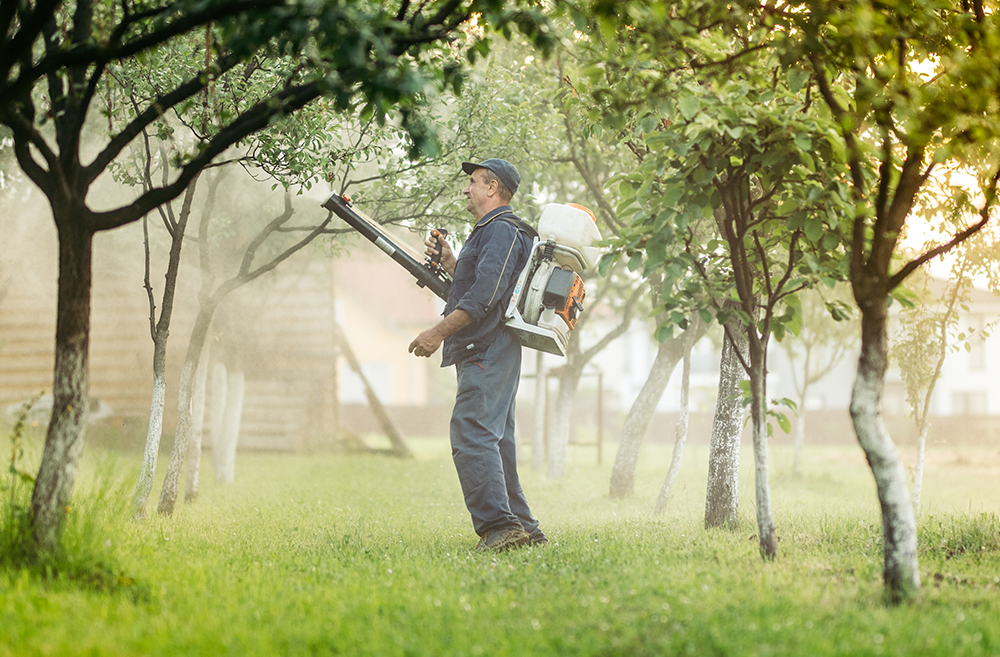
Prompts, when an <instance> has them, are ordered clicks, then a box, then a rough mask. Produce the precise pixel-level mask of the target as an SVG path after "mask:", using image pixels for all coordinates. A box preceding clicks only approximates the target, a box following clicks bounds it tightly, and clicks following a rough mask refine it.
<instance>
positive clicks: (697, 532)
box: [0, 439, 1000, 656]
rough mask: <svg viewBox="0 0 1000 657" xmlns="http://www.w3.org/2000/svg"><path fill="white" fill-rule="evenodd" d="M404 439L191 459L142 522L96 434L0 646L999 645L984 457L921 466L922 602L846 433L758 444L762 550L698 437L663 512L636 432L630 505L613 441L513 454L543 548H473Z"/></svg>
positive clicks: (385, 649)
mask: <svg viewBox="0 0 1000 657" xmlns="http://www.w3.org/2000/svg"><path fill="white" fill-rule="evenodd" d="M412 443H413V447H414V449H415V451H416V452H417V457H416V458H415V459H412V460H406V461H401V460H395V459H391V458H385V457H372V456H356V455H355V456H345V455H333V454H320V455H312V456H306V455H279V454H242V453H241V454H240V456H239V457H238V459H237V482H236V483H235V484H230V485H220V484H215V482H214V481H212V478H211V475H210V468H209V463H208V462H206V464H205V471H204V477H203V490H202V493H201V497H200V499H199V500H198V502H197V503H196V504H193V505H183V506H179V507H178V511H177V513H176V514H175V516H174V517H173V518H171V519H163V518H159V517H153V518H150V519H149V520H147V521H145V522H143V523H133V522H132V521H130V520H128V514H127V511H126V509H127V505H126V503H125V500H127V499H128V496H129V494H130V493H131V486H132V484H133V477H134V475H135V472H137V468H138V456H137V455H129V456H119V457H117V458H116V459H115V458H113V457H109V456H108V455H107V454H102V453H98V451H97V450H90V451H89V452H88V453H87V456H86V463H85V466H86V467H85V468H84V469H83V472H82V473H81V476H80V481H79V485H78V487H77V495H76V500H75V501H74V509H73V511H72V512H71V514H70V515H71V517H73V515H74V514H76V517H77V518H78V519H77V520H74V521H73V522H71V523H70V525H69V527H68V528H67V537H66V542H67V545H68V546H72V548H71V549H68V552H70V553H71V554H69V555H68V556H67V559H69V560H70V562H71V563H75V564H76V566H75V568H76V569H75V570H73V569H69V570H68V571H67V572H68V573H69V575H63V573H62V572H61V571H58V570H56V571H54V574H53V573H50V576H48V577H46V576H44V574H43V573H40V572H39V571H38V570H37V569H34V570H33V569H31V568H24V567H13V566H7V567H5V568H4V569H2V570H0V655H18V656H21V655H37V654H43V655H48V654H53V655H63V654H67V655H91V654H93V655H180V654H190V655H312V654H318V655H380V656H381V655H574V656H575V655H674V654H677V655H688V654H691V655H1000V520H998V516H997V511H998V509H1000V481H998V479H1000V478H998V476H997V470H998V468H1000V453H997V451H996V450H993V451H990V450H979V451H975V450H965V451H962V450H955V449H952V450H951V452H949V454H951V456H941V455H938V456H937V457H936V458H937V461H934V460H933V459H931V460H929V464H928V473H927V480H926V483H925V487H924V505H925V509H928V512H927V513H925V514H924V515H922V517H921V525H920V538H921V551H920V560H921V561H920V565H921V576H922V579H923V590H922V595H921V598H920V599H919V601H917V602H915V603H911V604H906V605H903V606H901V607H898V608H891V607H887V606H886V605H885V604H884V602H883V595H882V585H881V565H882V555H881V525H880V521H879V515H878V509H877V503H876V500H875V497H874V486H873V484H872V481H871V475H870V473H869V472H868V469H867V466H866V465H865V462H864V458H863V456H862V455H861V454H860V452H859V450H858V448H857V447H855V446H844V447H813V448H808V449H807V452H806V456H807V462H806V463H805V467H804V472H803V475H802V476H800V477H792V476H791V475H790V462H791V461H790V454H789V452H788V450H787V449H786V448H784V447H781V446H778V447H776V448H774V449H773V450H772V452H771V455H772V487H773V497H774V506H775V514H776V523H777V527H778V533H779V535H780V537H781V540H780V543H779V550H780V554H779V558H778V560H777V561H776V562H774V563H764V562H763V561H761V559H760V558H759V556H758V552H757V544H756V541H755V538H754V534H755V533H756V528H755V522H754V520H753V518H754V515H753V513H754V510H753V506H752V502H753V489H752V468H751V467H750V463H749V462H746V463H745V464H744V468H743V484H744V485H743V490H742V493H741V495H742V497H741V499H742V503H741V506H742V514H741V515H742V525H741V527H740V528H739V529H738V530H736V531H712V532H706V531H705V530H704V529H703V528H702V514H703V509H704V491H705V472H706V470H707V458H708V457H707V449H706V448H705V447H703V446H693V447H689V450H688V452H687V454H686V455H685V466H684V468H683V469H682V473H681V476H680V478H679V480H678V482H677V485H676V486H675V494H674V498H673V499H672V502H671V505H670V509H669V510H668V512H667V514H665V516H663V517H660V518H654V517H653V516H652V514H651V510H652V507H653V503H654V500H655V498H656V494H657V493H658V491H659V487H660V484H661V483H662V477H663V476H664V474H665V472H666V469H667V466H668V464H669V457H670V453H669V448H667V447H663V446H655V445H654V446H648V447H647V448H644V449H645V451H644V453H643V459H642V461H641V466H640V471H639V473H638V477H637V484H636V495H635V496H634V497H633V498H632V499H629V500H626V501H623V502H615V501H612V500H610V499H609V498H608V497H607V488H608V482H609V477H610V461H611V460H612V459H613V453H611V454H610V455H609V456H607V458H606V461H607V462H606V463H604V464H603V465H601V466H598V465H596V464H595V463H594V460H595V455H594V451H593V449H591V448H582V447H578V448H573V449H572V450H571V455H570V456H571V465H570V468H569V470H570V472H569V474H568V476H567V477H566V478H565V479H563V480H560V481H551V480H548V479H546V478H544V477H542V476H541V475H538V474H536V473H533V472H531V471H530V470H528V469H527V466H523V468H524V470H525V471H524V472H523V473H522V480H523V483H524V486H525V490H526V492H527V495H528V499H529V501H530V502H531V504H532V508H533V510H534V511H535V514H536V515H537V516H538V517H539V518H540V519H541V521H542V523H543V524H542V526H543V528H544V529H545V530H546V531H547V532H548V534H549V536H550V538H551V539H552V544H551V545H549V546H548V547H546V548H532V549H525V550H521V551H516V552H510V553H506V554H502V555H481V554H476V553H474V552H473V551H472V548H473V546H474V545H475V542H476V537H475V536H474V535H473V533H472V530H471V524H470V522H469V519H468V515H467V513H466V511H465V508H464V506H463V504H462V500H461V493H460V489H459V486H458V481H457V477H456V476H455V473H454V469H453V466H452V464H451V460H450V456H449V449H448V446H447V442H446V441H445V440H442V439H421V440H414V441H412ZM609 451H610V450H609ZM744 451H745V453H746V455H747V457H749V450H748V449H747V450H744ZM949 459H951V460H949ZM164 460H165V459H164ZM911 460H912V459H911ZM161 465H162V464H161ZM109 473H112V474H109ZM112 475H113V476H112ZM161 476H162V472H161ZM102 491H103V493H102ZM158 491H159V483H158V484H157V487H156V488H155V493H158ZM155 493H154V500H153V503H154V505H155ZM74 552H75V553H78V554H83V555H84V557H81V558H80V559H79V560H78V561H76V562H74V561H72V559H73V554H72V553H74ZM88 569H90V571H96V572H99V573H103V574H102V575H101V576H99V577H97V578H96V579H94V580H93V581H91V580H88V579H87V578H86V577H84V576H82V575H81V574H82V573H85V572H88ZM70 575H71V576H70Z"/></svg>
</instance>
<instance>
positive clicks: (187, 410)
mask: <svg viewBox="0 0 1000 657" xmlns="http://www.w3.org/2000/svg"><path fill="white" fill-rule="evenodd" d="M214 314H215V306H214V305H211V304H206V305H203V306H202V308H201V311H199V313H198V317H197V318H196V319H195V321H194V329H193V330H192V331H191V339H190V341H189V342H188V350H187V354H186V355H185V357H184V365H182V366H181V378H180V381H179V382H178V384H177V428H176V430H175V431H174V445H173V448H172V449H171V450H170V461H169V462H168V463H167V474H166V477H165V478H164V480H163V488H161V489H160V501H159V504H157V506H156V512H157V513H159V514H160V515H164V516H169V515H172V514H173V512H174V505H175V504H176V502H177V496H178V494H179V493H180V486H181V476H182V475H183V473H184V461H185V459H186V458H187V453H188V444H189V443H190V441H191V401H192V399H193V398H194V382H195V374H196V372H197V370H198V363H199V362H200V360H201V356H202V351H204V348H205V340H206V338H207V336H208V328H209V326H211V324H212V316H213V315H214Z"/></svg>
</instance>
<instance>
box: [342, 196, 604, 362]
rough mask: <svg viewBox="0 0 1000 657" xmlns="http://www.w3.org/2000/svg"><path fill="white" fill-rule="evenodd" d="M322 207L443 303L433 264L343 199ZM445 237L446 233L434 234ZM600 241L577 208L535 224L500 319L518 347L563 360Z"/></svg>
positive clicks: (553, 208) (590, 219)
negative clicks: (525, 258) (516, 339)
mask: <svg viewBox="0 0 1000 657" xmlns="http://www.w3.org/2000/svg"><path fill="white" fill-rule="evenodd" d="M323 207H324V208H326V209H327V210H330V211H331V212H333V213H335V214H336V215H337V216H338V217H340V218H341V219H343V220H344V221H345V222H347V224H348V225H349V226H351V227H352V228H354V229H355V230H356V231H358V232H359V233H361V234H362V235H363V236H364V237H365V238H366V239H367V240H368V241H370V242H372V243H374V244H375V246H377V247H378V248H380V249H381V250H382V251H383V252H385V253H386V254H387V255H388V256H389V257H391V258H392V259H393V260H395V261H396V262H397V263H398V264H400V265H402V266H403V268H404V269H406V270H407V271H408V272H410V274H412V275H413V277H414V278H416V279H417V285H419V286H420V287H426V288H428V289H429V290H430V291H431V292H433V293H434V294H436V295H437V296H438V297H440V298H441V299H442V300H443V301H447V300H448V290H449V289H451V276H449V275H448V273H447V272H446V271H444V269H443V268H442V267H441V264H440V262H437V258H429V257H423V258H422V257H421V255H420V254H418V253H417V252H416V251H415V250H413V249H412V248H411V247H410V246H408V245H407V244H405V243H404V242H401V241H399V240H398V239H397V238H395V237H394V236H392V235H390V234H389V233H387V232H386V231H385V230H384V229H383V228H382V227H381V226H379V225H378V224H377V223H376V222H375V221H374V220H373V219H372V218H371V217H369V216H367V215H365V214H364V213H363V212H361V211H360V210H358V209H357V208H355V207H354V206H353V205H352V204H351V200H350V198H349V197H347V196H341V195H340V194H333V195H332V196H331V197H330V198H328V199H327V200H326V202H324V203H323ZM437 233H439V234H442V235H443V236H447V234H448V232H447V231H445V230H442V229H437ZM600 239H601V233H600V231H599V230H598V229H597V223H596V221H595V219H594V215H593V213H591V211H590V210H588V209H587V208H584V207H583V206H581V205H576V204H572V203H570V204H567V205H562V204H559V203H550V204H549V205H547V206H545V209H544V210H543V211H542V216H541V218H540V219H539V222H538V237H536V238H535V239H534V242H533V244H532V247H531V252H530V254H529V255H528V264H527V265H525V267H524V269H523V270H522V271H521V275H520V276H519V277H518V279H517V284H516V285H515V286H514V292H513V294H512V295H511V298H510V303H509V304H508V306H507V311H506V313H505V314H504V318H505V320H506V322H507V325H508V326H509V327H511V329H513V330H514V331H515V332H516V333H517V335H518V337H519V339H520V340H521V344H522V345H524V346H525V347H529V348H531V349H537V350H539V351H544V352H546V353H550V354H555V355H557V356H565V355H566V347H567V345H568V344H569V334H570V331H572V330H573V329H574V328H575V327H576V320H577V318H578V317H579V316H580V313H581V312H583V300H584V297H585V296H586V290H585V289H584V285H583V279H582V278H581V277H580V274H582V273H584V272H585V271H586V270H587V269H589V268H590V267H592V266H594V265H595V264H596V263H597V259H598V258H599V257H600V250H599V249H598V248H597V247H595V246H594V244H596V243H597V242H598V241H599V240H600Z"/></svg>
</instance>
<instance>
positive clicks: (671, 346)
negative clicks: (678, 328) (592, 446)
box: [610, 316, 708, 499]
mask: <svg viewBox="0 0 1000 657" xmlns="http://www.w3.org/2000/svg"><path fill="white" fill-rule="evenodd" d="M707 330H708V326H707V325H706V324H705V323H704V322H702V321H701V318H700V317H697V316H695V318H694V319H693V320H692V321H691V324H690V325H689V327H688V330H687V331H685V332H684V333H682V334H680V335H678V336H674V337H672V338H670V339H668V340H665V341H663V342H661V343H660V344H659V345H658V346H657V348H656V357H655V358H654V359H653V366H652V368H650V371H649V375H648V376H647V377H646V382H645V383H643V384H642V389H641V390H640V391H639V394H638V396H636V398H635V401H634V402H633V403H632V408H630V409H629V412H628V415H627V416H626V417H625V424H624V426H623V427H622V437H621V440H620V441H619V443H618V452H617V453H616V454H615V463H614V466H613V467H612V469H611V487H610V495H611V497H612V498H613V499H622V498H625V497H629V496H631V495H632V493H633V492H634V490H635V471H636V467H637V466H638V463H639V451H640V448H641V447H642V441H643V438H645V436H646V431H647V429H648V428H649V422H650V420H651V419H652V418H653V414H654V413H655V412H656V406H657V404H659V403H660V399H661V398H662V397H663V391H664V390H666V389H667V384H668V383H669V382H670V377H671V376H672V375H673V373H674V370H675V369H677V363H679V362H681V360H682V359H683V358H684V354H685V353H686V352H689V351H690V349H691V347H693V346H694V343H695V342H697V341H698V340H700V339H701V337H702V336H704V335H705V332H706V331H707Z"/></svg>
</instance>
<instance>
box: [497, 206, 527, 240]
mask: <svg viewBox="0 0 1000 657" xmlns="http://www.w3.org/2000/svg"><path fill="white" fill-rule="evenodd" d="M493 218H494V219H499V220H500V221H506V222H507V223H508V224H510V225H511V226H513V227H514V228H516V229H518V230H519V231H521V232H523V233H524V234H526V235H527V236H528V237H530V238H531V239H535V238H536V237H538V231H537V230H535V229H534V228H532V227H531V226H530V225H529V224H528V222H526V221H525V220H524V219H521V218H519V217H516V216H514V213H513V212H504V213H503V214H498V215H497V216H495V217H493Z"/></svg>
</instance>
